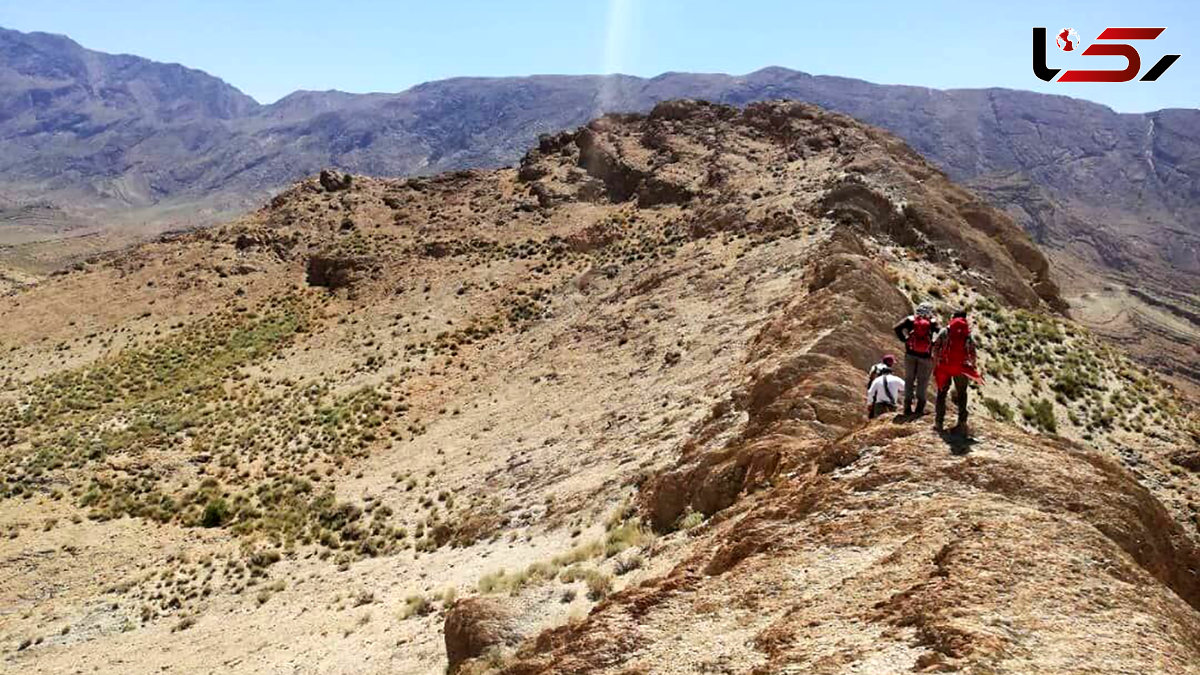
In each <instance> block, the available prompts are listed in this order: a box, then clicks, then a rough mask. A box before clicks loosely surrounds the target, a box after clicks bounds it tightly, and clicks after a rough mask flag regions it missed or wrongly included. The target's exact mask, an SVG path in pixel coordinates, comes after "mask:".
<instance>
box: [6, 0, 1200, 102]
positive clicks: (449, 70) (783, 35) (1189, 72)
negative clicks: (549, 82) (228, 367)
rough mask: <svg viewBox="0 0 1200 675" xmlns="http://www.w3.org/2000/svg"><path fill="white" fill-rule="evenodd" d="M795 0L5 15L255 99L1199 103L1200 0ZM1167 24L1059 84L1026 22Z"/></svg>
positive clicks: (12, 3) (213, 0)
mask: <svg viewBox="0 0 1200 675" xmlns="http://www.w3.org/2000/svg"><path fill="white" fill-rule="evenodd" d="M976 4H977V3H973V2H969V1H966V2H962V1H960V2H930V3H921V2H895V1H893V2H879V3H875V4H871V3H865V2H852V1H846V0H843V1H840V2H838V1H830V0H821V1H820V2H813V3H810V2H800V1H797V0H791V1H787V0H779V1H765V0H764V1H754V0H740V1H739V0H596V1H592V0H557V1H550V0H513V1H512V2H495V1H488V2H484V1H482V0H480V1H474V2H466V1H455V0H441V1H440V2H428V1H425V2H384V1H379V2H365V1H361V0H319V1H317V0H287V1H286V2H283V1H279V0H239V1H236V2H234V1H229V0H203V1H201V0H170V1H166V2H164V1H162V0H155V1H148V0H120V1H117V2H110V1H107V0H52V1H45V2H17V1H16V0H0V26H4V27H7V28H14V29H17V30H23V31H34V30H39V31H47V32H52V33H63V34H66V35H68V36H70V37H72V38H73V39H75V40H76V41H77V42H79V43H81V44H82V45H84V46H85V47H89V48H91V49H98V50H101V51H106V52H125V53H132V54H137V55H140V56H145V57H147V58H152V59H155V60H159V61H173V62H178V63H182V64H184V65H187V66H191V67H193V68H199V69H201V70H205V71H207V72H209V73H211V74H213V75H216V76H218V77H221V78H222V79H224V80H226V81H227V82H230V83H231V84H233V85H235V86H237V87H238V88H240V89H241V90H242V91H244V92H246V93H248V94H250V95H251V96H253V97H255V98H256V99H258V100H259V101H261V102H264V103H265V102H270V101H274V100H275V99H277V98H279V97H281V96H283V95H285V94H287V93H288V92H291V91H293V90H296V89H341V90H344V91H353V92H365V91H400V90H403V89H406V88H408V87H410V86H412V85H414V84H418V83H420V82H424V81H427V80H434V79H440V78H446V77H453V76H459V75H527V74H532V73H598V72H622V73H629V74H633V75H644V76H652V75H657V74H659V73H662V72H664V71H671V70H675V71H704V72H726V73H733V74H744V73H748V72H751V71H754V70H757V69H759V68H762V67H764V66H770V65H778V66H785V67H788V68H794V69H797V70H803V71H805V72H809V73H814V74H826V75H843V76H847V77H857V78H861V79H865V80H870V81H872V82H882V83H897V84H913V85H922V86H929V87H938V88H951V87H991V86H999V87H1010V88H1016V89H1033V90H1037V91H1044V92H1050V93H1059V94H1067V95H1070V96H1076V97H1080V98H1087V99H1091V100H1094V101H1099V102H1101V103H1105V104H1107V105H1110V106H1112V107H1113V108H1115V109H1117V110H1120V111H1126V112H1142V111H1147V110H1154V109H1158V108H1166V107H1189V108H1195V107H1200V3H1196V2H1174V3H1171V2H1151V1H1147V0H1137V1H1130V0H1125V1H1122V2H1111V1H1092V2H1046V1H1045V0H1042V1H1041V2H996V3H989V4H988V7H987V8H977V7H974V5H976ZM1033 26H1046V27H1047V28H1048V29H1049V31H1050V32H1051V33H1052V34H1053V33H1056V32H1058V31H1059V30H1061V29H1063V28H1067V27H1070V28H1075V29H1076V30H1077V31H1078V33H1079V35H1080V37H1081V38H1082V40H1083V41H1084V44H1085V46H1086V44H1088V43H1090V42H1091V40H1092V38H1094V37H1095V36H1096V35H1098V34H1099V32H1100V31H1101V30H1103V29H1104V28H1105V27H1108V26H1166V27H1167V31H1166V32H1165V33H1163V35H1162V36H1161V37H1159V38H1158V39H1157V40H1155V41H1153V42H1148V43H1139V44H1138V47H1139V50H1140V52H1141V54H1142V62H1143V63H1142V69H1143V72H1145V71H1146V70H1148V69H1149V68H1150V66H1151V65H1153V63H1154V62H1155V61H1157V59H1158V57H1159V56H1161V55H1162V54H1164V53H1176V54H1182V58H1180V59H1179V61H1177V62H1176V63H1175V65H1174V66H1172V67H1171V69H1170V70H1168V71H1167V73H1166V74H1164V75H1163V76H1162V77H1161V78H1160V79H1159V81H1158V82H1153V83H1147V82H1136V81H1135V82H1129V83H1125V84H1070V85H1067V84H1053V83H1050V84H1047V83H1043V82H1042V81H1040V80H1038V79H1037V78H1035V77H1034V76H1033V73H1032V70H1031V68H1030V58H1031V57H1030V49H1031V47H1030V44H1031V28H1032V27H1033ZM1049 60H1050V66H1051V67H1061V68H1072V67H1075V68H1080V67H1087V68H1113V69H1120V68H1121V67H1122V66H1123V65H1124V60H1123V59H1121V58H1120V57H1096V56H1090V57H1082V56H1079V55H1078V53H1077V52H1076V53H1073V54H1072V53H1064V52H1061V51H1058V50H1057V49H1056V48H1055V47H1054V46H1053V45H1051V46H1050V49H1049Z"/></svg>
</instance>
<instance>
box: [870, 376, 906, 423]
mask: <svg viewBox="0 0 1200 675" xmlns="http://www.w3.org/2000/svg"><path fill="white" fill-rule="evenodd" d="M879 367H880V368H882V370H880V372H879V374H878V375H876V376H875V379H874V380H873V381H872V382H871V386H870V387H868V388H867V418H868V419H875V418H876V417H879V416H880V415H882V414H883V413H885V412H887V411H889V410H895V409H896V401H898V400H899V399H900V393H901V392H903V391H904V380H901V379H900V378H898V377H896V376H895V375H893V374H892V369H891V368H889V367H887V366H885V365H883V364H879ZM871 370H872V371H874V370H875V369H874V368H872V369H871Z"/></svg>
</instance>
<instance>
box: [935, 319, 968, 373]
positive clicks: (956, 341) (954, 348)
mask: <svg viewBox="0 0 1200 675" xmlns="http://www.w3.org/2000/svg"><path fill="white" fill-rule="evenodd" d="M947 332H948V335H947V336H946V344H945V346H943V347H942V356H941V359H939V360H940V361H941V362H943V363H948V364H952V365H960V364H966V363H967V362H968V361H969V360H970V359H971V353H970V350H969V349H967V337H968V336H970V335H971V327H970V326H968V325H967V320H966V319H954V320H953V321H951V322H950V329H949V331H947Z"/></svg>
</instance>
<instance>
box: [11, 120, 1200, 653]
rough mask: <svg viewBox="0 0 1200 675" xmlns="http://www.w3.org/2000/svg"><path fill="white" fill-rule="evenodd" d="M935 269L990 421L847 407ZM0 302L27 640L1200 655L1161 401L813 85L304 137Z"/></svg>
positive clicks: (18, 643) (309, 648)
mask: <svg viewBox="0 0 1200 675" xmlns="http://www.w3.org/2000/svg"><path fill="white" fill-rule="evenodd" d="M919 300H932V301H933V302H935V303H936V304H937V305H938V306H939V308H940V310H941V311H943V312H945V311H946V310H948V309H950V308H953V307H969V308H970V309H972V310H973V312H974V313H975V315H976V316H977V317H978V324H977V325H978V328H977V330H978V331H979V333H980V339H981V341H982V343H983V345H984V351H985V361H984V368H985V370H986V371H987V372H988V377H989V383H988V385H987V386H986V388H985V390H984V391H983V392H977V393H976V394H975V395H974V396H973V400H972V415H973V420H974V425H975V430H976V433H975V438H974V439H973V441H968V440H963V439H959V440H954V439H950V440H947V439H943V438H942V437H939V436H937V435H935V434H933V433H932V431H931V430H930V429H929V428H928V427H929V424H930V422H929V420H928V418H926V419H924V420H919V421H915V422H911V423H899V422H897V421H894V420H891V419H881V420H877V421H875V422H873V423H871V424H867V423H866V420H865V419H864V417H865V416H864V414H863V413H864V410H863V409H864V405H863V400H862V399H863V389H862V380H863V372H864V371H865V369H866V367H867V366H869V365H870V364H871V363H872V362H873V360H874V359H876V358H877V357H878V355H879V354H880V353H881V352H882V351H895V350H896V345H895V344H894V338H892V337H891V332H890V327H891V324H892V323H893V322H894V321H895V319H896V318H898V317H899V316H902V315H904V314H906V313H908V312H909V311H911V306H912V303H913V302H914V301H919ZM0 303H2V304H0V317H2V318H3V321H0V345H3V348H4V350H5V353H6V358H5V361H4V372H3V374H2V375H3V378H4V391H3V392H2V397H0V424H2V426H0V434H2V436H0V440H2V442H3V444H4V449H3V453H2V455H0V461H2V462H3V468H4V471H3V474H2V476H3V477H2V478H0V480H2V481H3V482H2V483H0V496H2V497H3V499H2V501H0V525H2V527H3V531H4V534H5V537H4V538H3V539H0V556H2V558H3V560H4V569H5V570H6V576H5V578H4V581H3V583H2V584H0V600H2V603H0V604H2V605H3V606H4V607H6V608H8V609H7V610H6V611H5V613H3V614H0V641H2V642H3V645H4V650H5V652H4V656H3V658H4V661H3V663H4V665H5V666H6V667H7V668H10V669H13V670H20V671H22V672H63V671H67V672H73V671H74V670H83V671H85V672H86V671H91V670H94V669H98V670H100V671H113V670H121V671H124V672H151V671H155V672H161V671H162V670H164V669H176V670H182V671H185V672H192V671H197V670H213V671H218V672H430V673H433V672H442V671H443V670H444V669H445V668H446V666H447V655H449V657H450V658H451V659H452V660H453V667H454V668H456V669H458V670H461V671H463V672H467V671H487V670H502V671H506V672H513V673H516V672H521V673H530V672H614V673H616V672H647V673H650V672H681V673H682V672H763V673H767V672H788V671H791V670H795V671H796V672H829V673H835V672H879V673H891V672H897V671H905V670H914V669H916V670H921V669H933V670H938V669H941V670H954V669H957V670H962V671H964V672H980V673H983V672H1066V671H1070V670H1072V669H1075V670H1078V671H1089V672H1096V671H1112V672H1119V671H1129V670H1133V671H1137V672H1164V673H1165V672H1172V673H1175V672H1193V671H1194V670H1195V666H1194V664H1195V663H1196V662H1197V658H1200V654H1198V653H1197V651H1196V649H1197V648H1196V645H1197V644H1200V640H1198V638H1200V613H1198V612H1197V610H1196V607H1197V606H1198V605H1200V581H1198V580H1197V568H1198V566H1200V554H1198V553H1197V541H1198V539H1200V536H1198V532H1197V528H1198V525H1200V511H1198V508H1200V506H1198V504H1197V490H1198V488H1197V471H1198V470H1200V452H1198V451H1197V449H1196V443H1197V430H1196V426H1195V421H1194V420H1195V418H1194V416H1193V417H1191V418H1189V416H1188V414H1189V408H1188V406H1187V401H1186V400H1185V399H1183V398H1181V397H1182V394H1180V393H1179V392H1175V391H1174V390H1173V389H1171V387H1170V386H1169V385H1165V384H1163V383H1161V382H1160V381H1158V380H1157V379H1156V378H1155V377H1154V376H1153V375H1151V374H1150V373H1149V372H1148V371H1147V370H1146V369H1144V368H1142V367H1139V366H1137V365H1135V364H1132V363H1130V362H1129V361H1128V360H1127V359H1125V358H1124V357H1123V356H1122V355H1121V354H1120V353H1119V352H1116V351H1114V350H1112V349H1110V348H1107V347H1105V346H1104V345H1102V344H1101V343H1100V342H1098V341H1097V340H1096V339H1095V338H1093V337H1091V336H1090V335H1089V334H1088V333H1087V331H1085V330H1083V329H1081V328H1079V327H1077V326H1075V325H1074V324H1071V323H1070V322H1069V321H1067V320H1065V319H1063V318H1061V317H1058V316H1056V315H1055V312H1056V311H1058V310H1060V309H1061V308H1062V306H1063V305H1062V302H1061V300H1060V298H1059V295H1058V292H1057V289H1056V288H1055V287H1054V285H1053V283H1052V282H1051V281H1050V279H1049V270H1048V267H1047V263H1046V260H1045V258H1044V257H1043V256H1042V255H1041V253H1040V252H1039V251H1038V250H1037V249H1036V247H1034V246H1033V245H1032V244H1031V243H1030V241H1029V239H1028V237H1027V236H1026V235H1024V234H1023V233H1022V232H1021V231H1020V229H1019V228H1018V227H1016V226H1015V225H1014V224H1013V223H1012V221H1011V220H1010V219H1008V218H1007V217H1005V216H1004V215H1002V214H1000V213H998V212H996V211H995V210H993V209H991V208H990V207H988V206H986V204H984V203H983V202H981V201H980V200H979V199H977V198H976V197H974V196H973V195H972V194H970V193H969V192H966V191H964V190H962V189H960V188H957V187H955V186H954V185H953V184H951V183H950V182H949V181H948V180H947V179H946V178H945V177H944V176H943V175H942V174H941V173H940V172H939V171H937V170H936V169H935V168H933V167H932V166H931V165H929V164H928V163H926V162H925V161H924V160H923V159H922V158H920V157H919V156H918V155H916V154H915V153H913V152H912V151H911V150H910V149H908V148H907V147H906V146H905V145H904V144H902V143H901V142H900V141H898V140H896V139H894V138H893V137H891V136H889V135H887V134H886V133H884V132H882V131H879V130H877V129H874V128H871V127H867V126H865V125H862V124H860V123H858V122H855V121H853V120H851V119H849V118H847V117H843V116H840V115H836V114H831V113H827V112H824V111H821V110H820V109H818V108H816V107H814V106H809V105H803V104H792V103H772V104H755V105H751V106H748V107H747V108H746V109H745V110H738V109H735V108H729V107H724V106H713V105H707V104H702V103H693V102H670V103H664V104H660V105H659V106H658V107H656V108H655V109H654V111H653V112H652V113H651V114H649V115H648V116H640V115H629V116H608V117H605V118H601V119H599V120H597V121H595V122H592V123H590V124H589V125H587V126H586V127H583V128H581V129H579V130H578V131H575V132H570V133H563V134H559V135H555V136H547V137H543V139H542V140H541V142H540V143H539V146H538V147H537V148H535V149H533V150H531V151H530V152H529V153H528V154H527V155H526V157H525V158H524V159H523V160H522V162H521V164H520V166H519V167H518V168H515V169H504V170H499V171H491V172H482V171H472V172H460V173H454V174H443V175H440V176H436V177H432V178H419V179H409V180H394V181H388V180H377V179H370V178H362V177H357V176H354V177H351V176H345V175H342V174H340V173H337V172H326V173H324V174H322V175H321V176H320V177H319V178H313V179H310V180H307V181H304V182H302V183H300V184H298V185H296V186H295V187H293V188H292V189H290V190H288V191H286V192H285V193H283V194H281V195H279V196H278V197H277V198H276V199H275V200H273V202H272V203H271V204H270V205H268V206H266V207H264V208H263V209H262V210H260V211H259V212H257V213H255V214H253V215H251V216H249V217H247V218H245V219H243V220H241V221H238V222H236V223H232V224H230V225H227V226H223V227H219V228H215V229H212V230H207V231H204V232H198V233H194V234H189V235H184V236H180V237H175V238H169V239H164V240H162V241H159V242H157V243H154V244H149V245H146V246H142V247H140V248H137V249H134V250H132V251H130V252H126V253H121V254H116V255H112V256H108V257H104V258H97V259H93V260H91V261H89V262H87V263H84V264H80V265H78V266H77V267H76V269H74V270H72V271H70V272H69V273H67V274H64V275H60V276H57V277H55V278H53V279H51V280H49V281H48V282H46V283H43V284H40V285H38V286H36V287H33V288H29V289H26V290H23V291H21V292H19V293H17V294H15V295H11V296H7V297H5V298H3V299H2V300H0ZM993 418H994V419H993ZM1055 431H1056V432H1057V433H1058V434H1060V435H1051V432H1055ZM1130 626H1135V627H1136V628H1134V629H1131V628H1130ZM474 657H478V658H474ZM1189 668H1191V669H1192V670H1188V669H1189Z"/></svg>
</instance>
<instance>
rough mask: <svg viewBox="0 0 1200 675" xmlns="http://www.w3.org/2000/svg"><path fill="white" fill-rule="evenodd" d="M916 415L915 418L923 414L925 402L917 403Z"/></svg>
mask: <svg viewBox="0 0 1200 675" xmlns="http://www.w3.org/2000/svg"><path fill="white" fill-rule="evenodd" d="M916 414H917V417H921V416H922V415H924V414H925V402H924V401H918V402H917V411H916Z"/></svg>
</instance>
